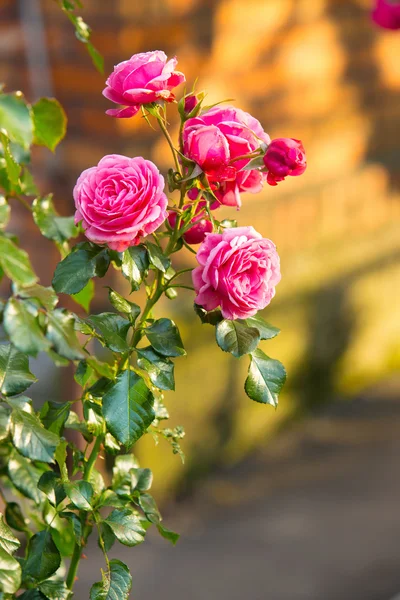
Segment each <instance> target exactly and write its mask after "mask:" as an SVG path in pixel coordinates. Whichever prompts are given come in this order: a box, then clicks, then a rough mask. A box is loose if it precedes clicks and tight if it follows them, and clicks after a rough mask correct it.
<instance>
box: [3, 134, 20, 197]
mask: <svg viewBox="0 0 400 600" xmlns="http://www.w3.org/2000/svg"><path fill="white" fill-rule="evenodd" d="M0 142H1V144H2V146H3V154H4V159H5V161H6V170H7V176H8V179H9V181H10V182H11V183H12V184H13V185H14V186H16V185H17V184H18V181H19V176H20V173H21V167H20V165H19V164H18V163H17V161H16V160H15V158H14V156H13V154H12V152H11V148H10V140H9V139H8V137H7V135H6V134H5V133H4V130H0Z"/></svg>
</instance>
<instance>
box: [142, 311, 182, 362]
mask: <svg viewBox="0 0 400 600" xmlns="http://www.w3.org/2000/svg"><path fill="white" fill-rule="evenodd" d="M146 336H147V339H148V340H149V342H150V344H151V345H152V346H153V348H154V350H156V352H158V353H159V354H162V356H170V357H174V356H183V355H185V354H186V351H185V349H184V347H183V343H182V339H181V336H180V333H179V330H178V328H177V326H176V325H175V323H174V322H173V321H171V319H158V320H157V321H155V322H154V323H153V324H152V325H151V326H150V327H147V328H146Z"/></svg>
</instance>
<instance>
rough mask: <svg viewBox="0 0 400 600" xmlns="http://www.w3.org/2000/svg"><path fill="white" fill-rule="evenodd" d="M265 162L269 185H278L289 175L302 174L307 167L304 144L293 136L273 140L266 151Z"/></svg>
mask: <svg viewBox="0 0 400 600" xmlns="http://www.w3.org/2000/svg"><path fill="white" fill-rule="evenodd" d="M264 164H265V166H266V168H267V169H268V176H267V182H268V183H269V185H278V182H279V181H283V180H284V179H285V178H286V177H288V176H289V175H290V176H292V177H296V176H298V175H302V174H303V173H304V171H305V170H306V168H307V160H306V155H305V151H304V148H303V144H302V143H301V142H300V140H295V139H292V138H278V139H276V140H272V142H271V143H270V145H269V146H268V149H267V151H266V153H265V156H264Z"/></svg>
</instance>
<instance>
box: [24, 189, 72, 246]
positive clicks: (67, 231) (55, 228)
mask: <svg viewBox="0 0 400 600" xmlns="http://www.w3.org/2000/svg"><path fill="white" fill-rule="evenodd" d="M32 214H33V219H34V221H35V223H36V225H37V226H38V227H39V229H40V232H41V234H42V235H44V237H46V238H48V239H49V240H54V241H55V242H58V243H59V244H63V243H64V242H66V241H68V240H69V239H70V238H74V237H76V236H77V235H78V228H77V227H76V226H75V225H74V217H60V216H59V214H58V213H57V211H56V209H55V208H54V203H53V194H49V195H48V196H45V197H44V198H35V200H34V201H33V203H32Z"/></svg>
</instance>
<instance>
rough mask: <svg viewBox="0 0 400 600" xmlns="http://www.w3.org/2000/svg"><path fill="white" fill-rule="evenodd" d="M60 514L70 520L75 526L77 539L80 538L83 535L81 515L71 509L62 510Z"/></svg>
mask: <svg viewBox="0 0 400 600" xmlns="http://www.w3.org/2000/svg"><path fill="white" fill-rule="evenodd" d="M58 514H59V516H60V517H61V518H63V519H67V521H69V523H70V524H71V525H72V527H73V530H74V535H75V537H76V539H77V540H80V539H81V537H82V523H81V520H80V519H79V517H78V516H77V515H76V514H75V513H73V512H70V511H62V512H60V513H58Z"/></svg>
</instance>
